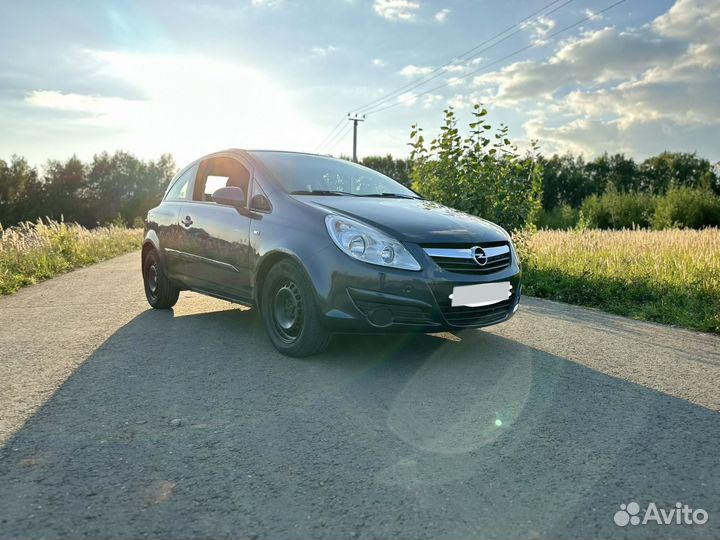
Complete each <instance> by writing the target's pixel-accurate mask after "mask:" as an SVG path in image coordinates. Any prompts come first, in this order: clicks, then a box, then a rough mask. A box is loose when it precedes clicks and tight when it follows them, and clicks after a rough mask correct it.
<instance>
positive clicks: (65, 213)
mask: <svg viewBox="0 0 720 540" xmlns="http://www.w3.org/2000/svg"><path fill="white" fill-rule="evenodd" d="M43 183H44V189H43V191H44V195H45V196H44V201H43V207H44V212H43V213H44V214H45V216H47V217H50V218H52V219H56V220H59V219H61V218H63V219H64V220H65V221H77V222H78V223H82V224H87V223H88V221H89V217H90V216H89V205H88V185H87V176H86V167H85V164H84V163H83V162H82V161H80V159H78V157H77V156H75V155H73V156H72V157H71V158H70V159H68V160H67V161H65V162H62V161H58V160H49V161H48V162H47V164H46V166H45V172H44V175H43ZM38 217H43V216H38Z"/></svg>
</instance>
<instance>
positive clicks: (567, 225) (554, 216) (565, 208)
mask: <svg viewBox="0 0 720 540" xmlns="http://www.w3.org/2000/svg"><path fill="white" fill-rule="evenodd" d="M579 218H580V212H579V211H578V210H577V209H575V208H573V207H572V206H570V205H569V204H563V205H561V206H556V207H555V208H553V209H552V210H543V209H541V210H540V211H539V212H538V215H537V218H536V219H535V225H537V227H538V228H539V229H573V228H575V227H576V226H577V224H578V220H579Z"/></svg>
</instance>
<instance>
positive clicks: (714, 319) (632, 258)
mask: <svg viewBox="0 0 720 540" xmlns="http://www.w3.org/2000/svg"><path fill="white" fill-rule="evenodd" d="M517 244H518V250H519V251H520V254H521V258H522V260H523V281H524V291H525V293H527V294H529V295H531V296H538V297H542V298H550V299H553V300H558V301H561V302H567V303H571V304H579V305H584V306H592V307H597V308H600V309H603V310H605V311H609V312H611V313H617V314H619V315H624V316H628V317H632V318H635V319H641V320H646V321H654V322H659V323H663V324H672V325H677V326H682V327H685V328H691V329H694V330H701V331H706V332H715V333H720V229H705V230H700V231H697V230H677V229H675V230H666V231H647V230H623V231H599V230H586V231H540V232H537V233H534V234H529V233H521V234H520V235H518V238H517Z"/></svg>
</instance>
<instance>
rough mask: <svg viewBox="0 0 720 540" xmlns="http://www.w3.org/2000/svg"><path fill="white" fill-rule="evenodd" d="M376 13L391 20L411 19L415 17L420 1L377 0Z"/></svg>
mask: <svg viewBox="0 0 720 540" xmlns="http://www.w3.org/2000/svg"><path fill="white" fill-rule="evenodd" d="M373 8H374V9H375V13H377V14H378V15H380V16H381V17H384V18H386V19H389V20H391V21H410V20H412V19H414V18H415V16H416V14H417V10H418V9H420V3H419V2H416V1H414V0H375V3H374V4H373Z"/></svg>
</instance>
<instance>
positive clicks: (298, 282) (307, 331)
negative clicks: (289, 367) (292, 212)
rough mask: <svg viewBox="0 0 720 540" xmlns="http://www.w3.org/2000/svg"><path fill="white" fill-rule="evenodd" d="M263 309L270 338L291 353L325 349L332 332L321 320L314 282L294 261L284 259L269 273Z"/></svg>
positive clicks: (279, 347)
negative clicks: (311, 281)
mask: <svg viewBox="0 0 720 540" xmlns="http://www.w3.org/2000/svg"><path fill="white" fill-rule="evenodd" d="M260 304H261V305H260V312H261V314H262V318H263V321H264V323H265V329H266V330H267V333H268V336H270V341H272V344H273V345H274V346H275V348H276V349H277V350H278V351H280V352H281V353H283V354H286V355H288V356H295V357H302V356H310V355H313V354H317V353H319V352H322V351H324V350H325V349H326V348H327V346H328V344H329V343H330V338H331V334H330V333H329V332H328V331H327V329H325V328H324V327H323V325H322V323H321V322H320V317H319V314H318V309H317V302H316V300H315V295H314V291H313V285H312V283H310V280H309V279H308V277H307V276H306V274H305V272H303V270H302V269H301V268H300V267H299V266H298V265H297V264H295V263H294V262H292V261H290V260H287V259H286V260H282V261H280V262H279V263H277V264H276V265H275V266H273V267H272V268H271V269H270V272H268V275H267V278H266V279H265V283H264V284H263V289H262V299H261V302H260Z"/></svg>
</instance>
